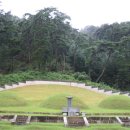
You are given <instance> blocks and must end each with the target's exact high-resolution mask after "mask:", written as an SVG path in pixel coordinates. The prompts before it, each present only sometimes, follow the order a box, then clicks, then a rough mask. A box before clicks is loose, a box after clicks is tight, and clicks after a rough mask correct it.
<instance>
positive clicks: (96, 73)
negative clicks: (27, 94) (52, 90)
mask: <svg viewBox="0 0 130 130" xmlns="http://www.w3.org/2000/svg"><path fill="white" fill-rule="evenodd" d="M70 20H71V19H70V17H69V16H67V15H66V14H64V13H62V12H60V11H58V10H57V9H56V8H45V9H43V10H39V11H38V12H37V13H36V14H35V15H32V14H29V13H26V14H25V15H24V17H23V18H19V17H16V16H13V15H12V14H11V13H10V12H5V11H3V10H1V11H0V73H1V74H2V75H3V74H8V73H15V72H22V71H28V70H31V71H40V72H42V71H43V72H50V71H51V72H52V71H53V72H64V73H68V72H69V73H73V72H83V73H86V74H87V75H88V77H89V79H90V80H91V81H94V82H103V83H105V84H108V85H112V86H114V87H115V88H117V89H121V90H130V22H122V23H120V24H119V23H113V24H110V25H109V24H104V25H102V26H100V27H95V26H86V27H85V28H84V29H82V30H77V29H75V28H73V27H72V26H71V25H70Z"/></svg>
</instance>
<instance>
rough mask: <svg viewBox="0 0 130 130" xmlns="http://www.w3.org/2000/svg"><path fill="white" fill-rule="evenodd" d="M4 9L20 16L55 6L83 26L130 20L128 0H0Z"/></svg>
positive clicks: (77, 25)
mask: <svg viewBox="0 0 130 130" xmlns="http://www.w3.org/2000/svg"><path fill="white" fill-rule="evenodd" d="M0 1H2V3H1V8H2V9H4V11H11V12H12V14H14V15H17V16H19V17H22V16H23V14H24V13H32V14H34V13H36V11H37V10H40V9H43V8H45V7H56V8H57V9H58V10H59V11H61V12H64V13H66V14H67V15H69V16H70V17H71V25H72V26H73V27H75V28H79V29H81V28H83V27H84V26H87V25H95V26H100V25H101V24H104V23H113V22H123V21H130V0H0Z"/></svg>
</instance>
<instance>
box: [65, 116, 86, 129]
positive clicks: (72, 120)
mask: <svg viewBox="0 0 130 130" xmlns="http://www.w3.org/2000/svg"><path fill="white" fill-rule="evenodd" d="M67 121H68V126H72V127H78V126H85V122H84V120H83V117H67Z"/></svg>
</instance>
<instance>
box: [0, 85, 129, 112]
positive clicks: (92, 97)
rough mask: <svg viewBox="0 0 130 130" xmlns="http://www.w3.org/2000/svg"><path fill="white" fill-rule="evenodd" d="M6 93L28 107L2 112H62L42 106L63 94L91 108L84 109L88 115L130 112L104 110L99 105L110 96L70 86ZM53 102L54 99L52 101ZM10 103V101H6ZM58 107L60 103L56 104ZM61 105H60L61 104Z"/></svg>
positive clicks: (34, 88) (8, 108)
mask: <svg viewBox="0 0 130 130" xmlns="http://www.w3.org/2000/svg"><path fill="white" fill-rule="evenodd" d="M5 93H11V94H14V95H15V94H16V95H18V96H19V97H21V98H22V99H24V101H26V103H27V105H26V106H24V107H21V106H19V107H15V106H14V107H11V106H10V105H8V106H7V105H6V107H2V106H0V110H7V111H28V112H29V111H30V112H34V111H40V112H61V108H60V109H51V108H50V109H49V108H48V107H42V106H41V104H42V103H43V104H44V101H45V102H46V101H47V100H48V98H50V97H52V96H55V95H58V94H61V95H64V94H65V95H72V96H76V97H77V98H78V99H80V100H81V101H82V102H83V104H85V105H86V106H88V107H89V109H88V108H86V109H85V108H84V109H83V110H82V111H86V112H87V113H97V112H101V113H115V112H116V113H118V112H119V113H124V112H129V113H130V109H129V110H118V109H104V108H100V107H98V105H99V103H100V102H101V101H103V100H104V99H105V98H107V97H108V96H106V95H104V94H99V93H96V92H93V91H89V90H85V89H82V88H75V87H70V86H60V85H37V86H36V85H35V86H28V87H23V88H16V89H12V90H8V91H3V92H0V95H3V98H5V97H4V95H6V94H5ZM51 101H52V99H51ZM52 102H53V101H52ZM6 103H8V99H7V101H6ZM55 103H56V104H57V105H58V104H59V102H57V101H56V102H55ZM59 105H60V104H59ZM65 106H66V104H65Z"/></svg>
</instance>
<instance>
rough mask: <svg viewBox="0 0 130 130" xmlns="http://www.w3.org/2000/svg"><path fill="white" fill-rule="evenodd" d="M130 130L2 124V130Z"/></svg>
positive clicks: (38, 124) (107, 126)
mask: <svg viewBox="0 0 130 130" xmlns="http://www.w3.org/2000/svg"><path fill="white" fill-rule="evenodd" d="M76 129H77V130H129V128H126V127H122V126H121V125H117V124H113V125H104V124H103V125H91V126H90V127H79V128H69V127H64V125H63V124H58V123H31V124H29V125H23V126H22V125H19V126H16V125H11V124H10V123H9V122H0V130H76Z"/></svg>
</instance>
